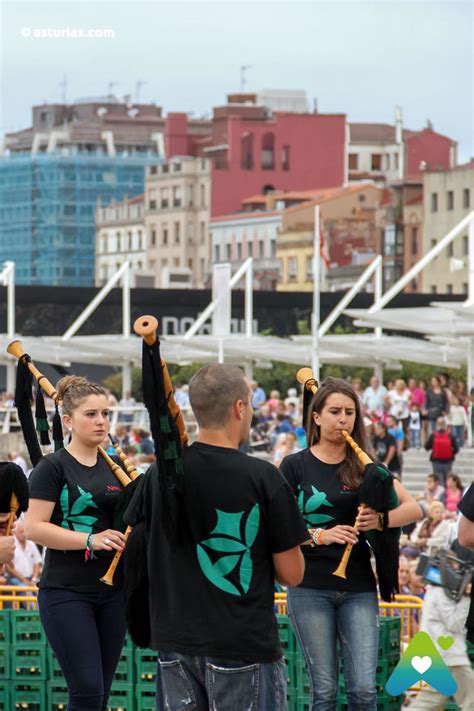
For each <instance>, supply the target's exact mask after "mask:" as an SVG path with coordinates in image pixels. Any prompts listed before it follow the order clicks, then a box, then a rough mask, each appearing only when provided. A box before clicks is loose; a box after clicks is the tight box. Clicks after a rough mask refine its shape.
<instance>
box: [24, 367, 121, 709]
mask: <svg viewBox="0 0 474 711" xmlns="http://www.w3.org/2000/svg"><path fill="white" fill-rule="evenodd" d="M56 388H57V401H62V415H63V417H62V419H63V424H64V426H65V428H66V429H67V430H68V431H69V433H70V434H71V438H70V441H69V444H68V445H67V446H66V447H65V448H64V449H60V450H58V451H56V452H55V453H54V454H50V455H47V456H46V457H43V458H41V459H40V460H39V462H38V463H37V464H36V466H35V468H34V469H33V472H32V474H31V476H30V479H29V484H30V507H29V510H28V513H27V515H26V530H27V536H28V538H30V539H31V540H33V541H35V542H36V543H39V544H41V545H43V546H46V547H47V551H46V560H45V565H44V569H43V573H42V575H41V579H40V582H39V588H40V590H39V594H38V604H39V609H40V616H41V622H42V624H43V627H44V630H45V633H46V636H47V638H48V640H49V642H50V644H51V646H52V648H53V651H54V653H55V654H56V657H57V659H58V662H59V664H60V666H61V669H62V671H63V674H64V677H65V679H66V682H67V686H68V691H69V702H68V707H67V708H68V711H105V709H106V708H107V698H108V694H109V691H110V687H111V685H112V679H113V676H114V673H115V668H116V666H117V662H118V660H119V657H120V654H121V650H122V646H123V641H124V637H125V612H124V604H123V594H122V590H121V588H120V587H106V586H105V585H103V583H102V582H100V578H101V576H102V575H103V574H104V573H105V571H106V570H107V568H108V566H109V564H110V562H111V560H112V558H113V557H114V554H115V553H116V551H120V550H122V548H123V546H124V541H125V537H124V534H123V533H122V532H121V531H120V530H117V527H116V525H115V524H114V517H115V511H116V503H117V496H118V495H119V494H120V492H121V490H122V486H121V485H120V482H119V481H118V480H117V478H116V476H115V475H114V474H113V473H112V471H111V469H110V466H109V464H107V463H106V461H105V459H104V458H103V457H102V456H99V455H98V446H99V445H100V443H101V442H102V441H103V440H104V437H105V436H106V435H107V432H108V428H109V422H108V416H109V407H108V400H107V393H106V390H105V389H104V388H103V387H102V386H101V385H97V384H95V383H90V382H88V381H87V380H86V379H85V378H81V377H77V376H74V375H71V376H66V377H64V378H61V380H60V381H59V382H58V384H57V386H56ZM122 473H123V472H122Z"/></svg>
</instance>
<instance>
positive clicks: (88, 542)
mask: <svg viewBox="0 0 474 711" xmlns="http://www.w3.org/2000/svg"><path fill="white" fill-rule="evenodd" d="M93 539H94V535H93V534H92V533H88V534H87V539H86V552H85V554H84V560H85V561H86V563H87V561H88V560H89V559H90V558H95V555H94V551H93V550H92V541H93Z"/></svg>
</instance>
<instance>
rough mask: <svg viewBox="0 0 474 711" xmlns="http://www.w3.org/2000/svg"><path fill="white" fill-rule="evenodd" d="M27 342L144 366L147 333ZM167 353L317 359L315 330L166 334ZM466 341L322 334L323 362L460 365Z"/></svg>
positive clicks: (36, 349)
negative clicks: (225, 334) (261, 333)
mask: <svg viewBox="0 0 474 711" xmlns="http://www.w3.org/2000/svg"><path fill="white" fill-rule="evenodd" d="M9 340H10V339H8V338H7V337H6V336H0V362H2V363H6V362H7V360H8V356H7V354H6V347H7V345H8V342H9ZM21 340H22V344H23V347H24V349H25V351H26V352H27V353H29V354H30V355H31V357H32V358H33V360H34V361H37V362H42V363H50V364H53V365H54V364H56V365H63V366H66V367H68V366H69V365H70V364H71V363H94V364H96V365H105V366H122V365H123V363H124V362H126V363H130V364H132V365H137V366H139V365H140V363H141V339H139V338H138V337H137V336H129V337H128V338H127V337H124V336H122V335H119V334H117V335H100V336H73V337H72V338H71V339H70V340H69V341H62V340H61V337H60V336H43V337H34V338H33V337H25V338H22V339H21ZM160 340H161V344H162V354H163V357H164V358H165V360H166V361H167V362H169V363H177V364H181V365H184V364H188V363H191V362H196V363H207V362H213V361H216V360H217V359H218V356H219V352H220V349H223V353H224V360H225V361H226V362H231V363H237V364H242V365H245V364H254V365H256V366H257V367H258V366H263V367H265V366H267V367H270V363H271V362H272V361H279V362H284V363H293V364H294V365H306V364H309V363H310V362H311V336H293V337H292V338H276V337H273V336H258V335H255V336H251V337H249V338H247V337H245V336H242V335H231V336H229V337H227V338H225V339H219V338H216V337H214V336H195V337H193V338H192V339H190V340H185V339H184V337H183V336H166V337H162V338H161V339H160ZM465 348H466V344H465V343H464V341H463V340H461V339H456V340H454V339H446V341H445V342H443V343H442V344H438V343H435V342H431V341H425V340H422V339H415V338H407V337H401V336H386V335H384V336H381V337H377V336H375V335H373V334H347V335H326V336H324V337H323V338H321V340H320V347H319V351H320V360H321V362H323V363H328V364H334V365H348V366H359V367H361V366H366V367H374V366H375V365H376V364H381V363H382V364H383V365H384V366H385V367H390V368H397V367H399V366H400V361H402V360H408V361H413V362H416V363H427V364H430V365H435V366H440V367H443V366H444V367H446V366H450V367H459V366H460V365H461V364H462V363H463V362H464V361H465V358H466V355H465Z"/></svg>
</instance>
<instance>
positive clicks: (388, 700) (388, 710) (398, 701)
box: [337, 694, 403, 711]
mask: <svg viewBox="0 0 474 711" xmlns="http://www.w3.org/2000/svg"><path fill="white" fill-rule="evenodd" d="M402 703H403V696H398V697H392V696H388V695H387V694H378V695H377V711H399V709H401V707H402ZM348 709H349V705H348V703H347V697H346V696H345V695H343V694H339V695H338V698H337V711H348Z"/></svg>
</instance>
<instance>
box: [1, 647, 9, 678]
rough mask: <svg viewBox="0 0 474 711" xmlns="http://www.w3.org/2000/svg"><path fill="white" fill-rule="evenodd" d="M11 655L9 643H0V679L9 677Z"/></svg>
mask: <svg viewBox="0 0 474 711" xmlns="http://www.w3.org/2000/svg"><path fill="white" fill-rule="evenodd" d="M10 676H11V655H10V645H9V644H0V679H10Z"/></svg>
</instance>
